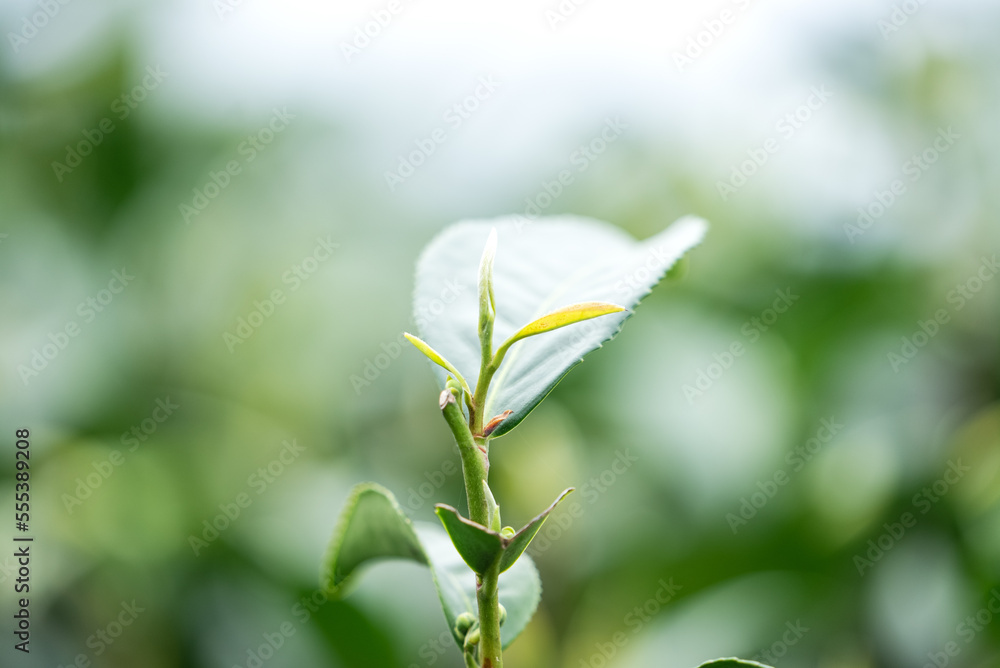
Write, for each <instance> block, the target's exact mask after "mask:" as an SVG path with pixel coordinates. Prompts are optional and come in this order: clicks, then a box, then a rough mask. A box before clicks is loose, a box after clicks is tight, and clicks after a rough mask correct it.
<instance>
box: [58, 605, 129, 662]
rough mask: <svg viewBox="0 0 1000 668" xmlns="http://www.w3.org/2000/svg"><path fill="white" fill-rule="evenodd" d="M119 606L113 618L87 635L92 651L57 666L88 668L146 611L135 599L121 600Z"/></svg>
mask: <svg viewBox="0 0 1000 668" xmlns="http://www.w3.org/2000/svg"><path fill="white" fill-rule="evenodd" d="M119 607H120V608H121V609H120V610H119V611H118V614H117V615H115V617H114V619H112V620H111V621H110V622H108V623H107V624H105V625H104V626H102V627H101V628H99V629H97V630H95V631H94V632H93V633H92V634H91V635H89V636H88V637H87V642H86V645H87V647H88V648H89V649H91V650H92V652H80V653H79V654H77V655H76V656H75V657H73V661H72V662H70V663H68V664H67V665H65V666H63V665H62V664H59V668H89V666H90V665H91V664H92V662H93V661H94V660H95V659H97V658H99V657H101V656H102V655H103V654H104V653H105V652H106V651H108V649H109V648H110V647H111V646H112V645H114V644H115V642H116V641H117V640H118V638H120V637H121V636H122V634H123V633H124V632H125V629H127V628H128V627H130V626H132V624H134V623H135V620H137V619H139V615H140V614H142V613H143V612H145V611H146V608H143V607H140V606H139V604H138V603H137V602H136V600H135V599H132V602H131V603H129V602H128V601H122V602H121V605H120V606H119Z"/></svg>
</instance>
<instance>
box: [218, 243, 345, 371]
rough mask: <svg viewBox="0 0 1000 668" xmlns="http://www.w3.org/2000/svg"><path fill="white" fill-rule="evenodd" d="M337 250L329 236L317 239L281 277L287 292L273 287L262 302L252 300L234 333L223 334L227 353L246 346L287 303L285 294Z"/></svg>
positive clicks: (300, 285) (294, 288) (303, 281)
mask: <svg viewBox="0 0 1000 668" xmlns="http://www.w3.org/2000/svg"><path fill="white" fill-rule="evenodd" d="M338 248H340V244H335V243H333V241H332V240H331V239H330V235H327V236H326V238H323V237H316V245H315V246H314V247H313V249H312V252H311V253H310V254H309V255H306V256H305V258H303V259H302V260H300V261H299V262H296V263H295V264H293V265H292V266H291V267H289V268H288V269H287V270H286V271H285V272H284V273H282V274H281V282H282V284H283V285H287V286H288V293H286V292H285V291H284V290H283V289H281V288H275V289H274V290H271V292H270V293H269V294H268V296H267V297H265V298H264V299H263V300H258V299H255V300H254V302H253V308H252V309H251V310H250V311H249V312H248V313H247V314H246V315H241V316H239V317H238V318H237V319H236V326H235V327H234V328H233V331H231V332H230V331H228V330H226V331H225V332H223V333H222V341H223V342H224V343H225V344H226V349H227V350H229V354H233V353H234V352H236V347H237V346H240V345H242V344H244V343H246V342H247V340H249V339H250V337H251V336H253V335H254V333H255V332H256V331H257V330H258V329H260V327H261V326H262V325H263V324H264V323H265V322H267V320H268V319H269V318H270V317H271V316H273V315H274V313H275V311H277V309H278V307H279V306H281V305H282V304H284V303H285V302H286V301H287V299H288V295H290V294H292V293H294V292H296V291H297V290H298V289H299V288H301V287H302V285H303V284H304V283H305V282H306V281H308V280H309V279H310V278H312V276H313V275H315V273H316V272H317V271H319V269H320V267H321V266H322V265H323V264H324V263H325V262H326V261H327V260H329V259H330V258H331V257H333V251H335V250H336V249H338Z"/></svg>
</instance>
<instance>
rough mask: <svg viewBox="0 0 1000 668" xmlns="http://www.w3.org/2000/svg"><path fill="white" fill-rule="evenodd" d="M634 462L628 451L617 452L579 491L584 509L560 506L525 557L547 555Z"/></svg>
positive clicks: (574, 504) (578, 504) (571, 503)
mask: <svg viewBox="0 0 1000 668" xmlns="http://www.w3.org/2000/svg"><path fill="white" fill-rule="evenodd" d="M637 461H639V458H638V457H636V456H635V455H633V454H632V452H631V450H630V449H629V448H623V449H619V450H616V451H615V458H614V459H613V460H611V464H610V465H609V466H608V467H607V468H605V469H604V470H603V471H601V472H600V473H598V474H597V475H596V476H593V477H591V478H590V479H589V480H588V481H587V482H585V483H583V485H582V486H581V487H580V489H579V492H580V497H582V498H583V501H584V503H586V505H584V503H581V502H579V501H577V500H575V499H573V498H572V497H571V498H570V499H567V501H566V502H564V503H562V504H560V505H559V507H558V508H557V509H556V510H555V511H554V512H553V513H552V514H551V515H550V516H549V518H548V520H547V521H546V522H545V523H544V524H542V528H541V529H539V530H538V533H537V534H535V539H534V540H533V541H531V543H530V544H529V545H528V554H530V555H531V556H533V557H537V556H538V555H539V554H542V553H543V552H547V551H548V550H549V548H551V547H552V544H553V543H555V542H556V541H558V540H559V539H560V538H562V537H563V535H564V534H565V533H566V532H567V531H569V529H570V527H572V526H573V524H575V523H576V521H577V520H578V519H580V518H581V517H583V515H584V513H585V511H586V509H587V508H589V507H590V506H593V505H594V504H595V503H597V500H598V499H600V498H601V497H602V496H604V495H605V494H607V492H608V490H609V489H611V488H612V487H613V486H614V485H615V483H617V482H618V481H619V480H620V479H621V477H622V476H623V475H625V474H626V473H628V472H629V470H630V469H631V468H632V465H633V464H635V463H636V462H637ZM574 496H576V495H574Z"/></svg>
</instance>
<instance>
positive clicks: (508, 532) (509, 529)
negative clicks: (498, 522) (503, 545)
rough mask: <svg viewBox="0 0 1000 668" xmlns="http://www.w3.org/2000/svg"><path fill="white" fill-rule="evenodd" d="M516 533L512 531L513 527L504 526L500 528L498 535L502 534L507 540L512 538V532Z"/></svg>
mask: <svg viewBox="0 0 1000 668" xmlns="http://www.w3.org/2000/svg"><path fill="white" fill-rule="evenodd" d="M516 533H517V532H516V531H514V527H504V528H503V529H501V530H500V535H501V536H503V537H504V538H507V539H508V540H509V539H511V538H513V537H514V534H516Z"/></svg>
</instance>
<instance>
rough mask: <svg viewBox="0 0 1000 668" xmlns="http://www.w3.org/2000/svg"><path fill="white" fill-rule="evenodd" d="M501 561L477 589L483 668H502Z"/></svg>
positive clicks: (486, 575)
mask: <svg viewBox="0 0 1000 668" xmlns="http://www.w3.org/2000/svg"><path fill="white" fill-rule="evenodd" d="M499 580H500V560H499V559H497V562H496V563H495V564H493V566H492V567H491V568H490V570H488V571H487V572H485V573H483V577H482V579H481V580H480V581H479V582H478V585H479V586H478V587H477V588H476V600H477V601H478V602H479V629H480V634H481V640H480V641H479V642H480V645H479V658H480V660H481V661H482V663H483V666H482V668H502V667H503V657H502V656H501V652H502V649H503V647H502V645H501V644H500V597H499V586H498V583H499Z"/></svg>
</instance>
